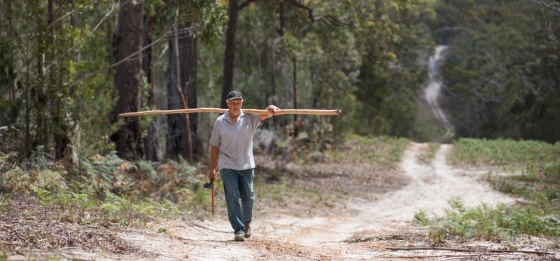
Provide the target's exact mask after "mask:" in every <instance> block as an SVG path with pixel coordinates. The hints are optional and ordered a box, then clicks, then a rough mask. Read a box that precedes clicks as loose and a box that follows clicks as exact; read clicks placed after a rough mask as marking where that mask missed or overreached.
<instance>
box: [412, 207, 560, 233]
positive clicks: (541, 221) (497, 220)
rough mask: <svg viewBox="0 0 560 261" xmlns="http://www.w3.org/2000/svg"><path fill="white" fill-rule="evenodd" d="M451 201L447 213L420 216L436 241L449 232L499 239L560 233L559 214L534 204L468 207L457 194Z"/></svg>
mask: <svg viewBox="0 0 560 261" xmlns="http://www.w3.org/2000/svg"><path fill="white" fill-rule="evenodd" d="M450 205H451V209H447V210H446V211H445V213H446V214H445V217H443V218H436V219H435V220H433V221H429V222H427V221H425V219H422V218H421V217H420V219H421V220H420V221H418V222H422V224H424V225H427V226H430V234H429V236H430V238H431V239H432V241H434V242H436V243H437V242H442V241H443V240H444V239H445V238H446V237H448V236H458V237H460V238H462V239H469V238H483V239H486V240H498V241H499V240H506V241H510V240H513V239H514V237H515V236H517V235H519V234H528V235H537V236H552V237H558V236H560V226H559V225H558V222H557V218H558V217H554V216H549V217H543V215H542V213H541V211H540V210H538V209H535V208H532V207H514V208H509V207H507V206H506V205H504V204H500V205H498V206H497V207H495V208H492V207H489V206H488V205H486V204H483V205H481V206H479V207H476V208H465V207H464V206H463V205H462V202H461V200H460V199H457V198H456V199H452V200H451V201H450ZM415 218H416V217H415Z"/></svg>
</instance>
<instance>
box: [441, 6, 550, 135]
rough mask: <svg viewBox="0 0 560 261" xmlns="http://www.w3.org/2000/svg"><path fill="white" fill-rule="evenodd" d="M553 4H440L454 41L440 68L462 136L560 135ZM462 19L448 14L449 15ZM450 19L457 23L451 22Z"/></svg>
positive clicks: (450, 39) (450, 109) (449, 35)
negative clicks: (446, 59) (453, 14)
mask: <svg viewBox="0 0 560 261" xmlns="http://www.w3.org/2000/svg"><path fill="white" fill-rule="evenodd" d="M551 7H554V3H553V2H551V1H525V0H516V1H507V2H504V1H493V0H485V1H483V0H478V1H462V0H452V1H447V3H446V4H442V5H441V7H440V8H439V12H438V15H439V16H440V20H441V21H447V22H446V23H447V24H445V23H443V22H441V23H440V25H444V26H443V27H447V28H460V30H454V31H453V34H447V36H448V39H449V43H450V45H451V49H450V50H451V52H450V56H449V59H448V61H447V62H446V63H445V64H444V65H443V67H442V73H443V77H444V83H445V85H446V86H447V88H446V94H447V99H446V100H447V105H448V109H449V111H450V113H451V115H452V117H451V118H452V119H454V125H455V127H456V129H457V130H458V135H459V136H467V137H486V138H497V137H507V138H523V139H539V140H546V141H550V142H554V141H558V140H560V131H558V130H559V127H560V125H559V122H560V118H559V117H560V116H558V115H559V114H558V111H559V110H560V96H559V94H558V88H557V86H559V78H558V75H559V66H558V62H557V61H558V55H556V54H557V53H558V52H559V47H560V46H559V44H558V41H557V39H558V32H559V24H560V15H559V13H558V11H557V10H555V9H554V8H551ZM458 12H461V13H464V14H465V15H464V16H451V17H450V16H449V14H450V13H458ZM450 22H451V23H450Z"/></svg>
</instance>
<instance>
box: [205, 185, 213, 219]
mask: <svg viewBox="0 0 560 261" xmlns="http://www.w3.org/2000/svg"><path fill="white" fill-rule="evenodd" d="M204 188H207V189H212V217H214V180H213V179H211V180H210V183H208V182H206V183H204Z"/></svg>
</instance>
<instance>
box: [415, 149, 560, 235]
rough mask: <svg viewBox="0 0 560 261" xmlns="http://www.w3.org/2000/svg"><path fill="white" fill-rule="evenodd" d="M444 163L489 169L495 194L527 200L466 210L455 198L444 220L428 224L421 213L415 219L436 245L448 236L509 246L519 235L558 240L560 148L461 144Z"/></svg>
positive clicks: (440, 218) (416, 214) (442, 218)
mask: <svg viewBox="0 0 560 261" xmlns="http://www.w3.org/2000/svg"><path fill="white" fill-rule="evenodd" d="M448 159H450V160H451V161H452V162H453V164H454V165H456V166H461V167H467V168H468V167H471V168H472V167H474V168H480V167H485V168H488V169H490V170H491V171H490V172H489V174H488V180H489V181H490V182H491V184H493V186H494V187H495V188H496V189H498V190H500V191H502V192H505V193H509V194H511V195H512V196H516V197H521V198H524V199H525V200H524V201H523V203H518V204H517V205H514V206H506V205H504V204H499V205H498V206H496V207H490V206H488V205H485V204H483V205H481V206H479V207H476V208H466V207H464V206H463V204H462V201H461V200H460V199H459V198H455V199H452V200H450V205H451V208H450V209H448V210H446V212H445V215H444V216H443V217H435V218H432V219H430V218H429V217H427V215H426V213H424V212H423V211H422V210H419V211H418V212H416V213H415V215H414V219H415V221H417V222H419V223H421V224H423V225H425V226H429V227H430V238H431V239H432V240H433V241H434V243H438V242H443V241H444V240H445V239H446V238H448V237H459V238H462V239H469V238H484V239H487V240H496V241H501V240H506V241H510V242H511V241H512V240H515V237H516V236H518V235H521V234H525V235H536V236H551V237H560V204H559V203H560V143H556V144H549V143H545V142H538V141H513V140H501V139H500V140H480V139H460V140H458V141H456V142H455V144H454V149H453V151H452V152H451V153H450V155H449V158H448ZM503 172H506V174H503Z"/></svg>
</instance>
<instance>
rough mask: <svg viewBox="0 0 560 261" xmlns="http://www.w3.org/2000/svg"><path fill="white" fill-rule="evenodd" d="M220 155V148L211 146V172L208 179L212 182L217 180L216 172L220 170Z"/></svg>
mask: <svg viewBox="0 0 560 261" xmlns="http://www.w3.org/2000/svg"><path fill="white" fill-rule="evenodd" d="M219 155H220V147H218V146H211V148H210V171H209V172H208V179H209V180H210V182H212V181H214V180H216V171H217V170H218V157H219Z"/></svg>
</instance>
